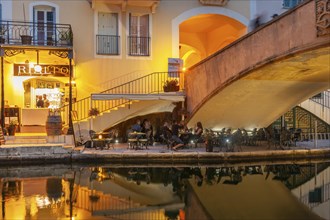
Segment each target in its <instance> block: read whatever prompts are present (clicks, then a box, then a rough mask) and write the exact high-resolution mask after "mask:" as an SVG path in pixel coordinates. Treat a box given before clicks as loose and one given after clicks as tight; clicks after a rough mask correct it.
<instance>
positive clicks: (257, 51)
mask: <svg viewBox="0 0 330 220" xmlns="http://www.w3.org/2000/svg"><path fill="white" fill-rule="evenodd" d="M319 2H321V1H319ZM323 3H324V5H319V7H318V8H319V10H317V12H316V10H315V7H316V6H315V5H316V4H317V3H315V2H314V1H308V2H306V3H304V4H302V5H301V6H300V7H297V8H296V9H294V10H291V11H288V12H287V13H285V14H283V15H281V16H279V17H278V18H276V19H274V20H273V21H272V22H270V23H267V24H266V25H264V26H263V27H261V28H260V29H258V30H256V31H255V32H252V33H250V34H248V35H246V36H245V37H243V38H242V39H240V40H238V41H237V42H236V43H233V44H231V45H230V46H228V47H226V48H224V49H223V50H221V51H219V52H217V53H216V54H214V55H213V56H211V57H209V58H207V59H206V60H204V61H202V62H200V63H198V64H197V65H195V66H193V67H192V68H191V69H189V71H187V73H186V76H185V87H186V95H187V109H188V111H190V112H191V116H190V121H189V124H190V125H193V124H195V123H196V122H197V121H202V122H203V124H204V126H205V127H208V128H214V129H217V128H222V127H234V128H237V127H245V128H252V127H265V126H268V125H269V124H270V123H271V122H273V121H274V120H276V119H277V118H278V117H279V116H281V115H283V114H284V113H285V112H287V111H288V110H289V109H291V108H292V107H293V106H295V105H297V104H298V103H301V102H302V101H304V100H306V99H308V98H309V97H311V96H313V95H314V94H316V93H319V92H321V91H324V90H326V89H328V88H330V79H329V74H330V73H329V68H330V63H329V60H330V53H329V45H330V41H329V33H330V32H329V29H330V26H329V24H327V25H325V26H323V27H320V25H321V23H322V22H323V21H322V22H321V20H322V19H324V17H323V15H324V13H325V11H326V6H325V1H323ZM321 9H322V10H323V11H322V10H321ZM315 12H316V13H315ZM322 13H323V14H322ZM328 23H329V21H328Z"/></svg>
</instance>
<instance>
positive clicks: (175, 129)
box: [171, 121, 184, 151]
mask: <svg viewBox="0 0 330 220" xmlns="http://www.w3.org/2000/svg"><path fill="white" fill-rule="evenodd" d="M180 128H183V126H182V125H180V124H178V122H177V121H173V124H172V129H171V130H172V140H173V141H174V142H175V143H176V145H175V146H174V147H173V148H172V149H173V150H174V151H177V150H178V148H180V147H182V146H184V143H183V141H182V140H181V139H180V138H179V129H180Z"/></svg>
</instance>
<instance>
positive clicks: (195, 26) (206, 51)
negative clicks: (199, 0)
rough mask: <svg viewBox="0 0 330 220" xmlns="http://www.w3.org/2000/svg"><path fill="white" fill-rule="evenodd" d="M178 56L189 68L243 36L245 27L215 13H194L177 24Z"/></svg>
mask: <svg viewBox="0 0 330 220" xmlns="http://www.w3.org/2000/svg"><path fill="white" fill-rule="evenodd" d="M179 31H180V38H179V43H180V47H179V48H180V53H179V54H180V58H181V59H183V61H184V62H183V63H184V67H186V68H189V67H190V66H192V65H194V64H196V63H197V62H199V61H200V60H202V59H204V58H206V57H208V56H210V55H212V54H213V53H215V52H216V51H218V50H220V49H222V48H224V47H225V46H227V45H228V44H230V43H232V42H233V41H235V40H237V39H238V38H240V37H241V36H243V35H244V34H245V33H246V31H247V27H246V26H245V25H244V24H242V23H240V22H238V21H237V20H235V19H233V18H230V17H227V16H224V15H217V14H202V15H196V16H193V17H191V18H189V19H188V20H186V21H184V22H182V23H181V24H180V25H179Z"/></svg>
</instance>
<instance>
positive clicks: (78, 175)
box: [0, 162, 330, 220]
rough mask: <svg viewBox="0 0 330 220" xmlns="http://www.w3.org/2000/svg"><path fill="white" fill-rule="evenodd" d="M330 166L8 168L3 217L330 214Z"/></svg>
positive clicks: (3, 174) (0, 172)
mask: <svg viewBox="0 0 330 220" xmlns="http://www.w3.org/2000/svg"><path fill="white" fill-rule="evenodd" d="M329 165H330V162H317V163H292V162H283V163H280V164H274V163H272V164H233V165H223V166H220V165H217V166H214V165H210V166H204V165H203V166H184V165H177V166H175V165H171V166H165V165H162V166H161V167H160V166H148V167H145V166H136V165H126V166H125V167H124V166H121V165H114V164H112V165H111V164H110V165H106V166H92V165H72V166H65V165H52V166H25V167H10V168H9V167H1V168H0V178H1V188H0V190H1V199H2V200H1V201H2V202H1V218H2V219H10V220H15V219H134V220H135V219H137V220H138V219H141V220H149V219H150V220H158V219H164V220H165V219H180V220H183V219H187V220H190V219H198V220H203V219H215V220H218V219H290V220H292V219H330V217H329V216H330V200H329V198H330V168H329Z"/></svg>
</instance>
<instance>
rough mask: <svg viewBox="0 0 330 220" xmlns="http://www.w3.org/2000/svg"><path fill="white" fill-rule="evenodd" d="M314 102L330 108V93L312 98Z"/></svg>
mask: <svg viewBox="0 0 330 220" xmlns="http://www.w3.org/2000/svg"><path fill="white" fill-rule="evenodd" d="M310 100H312V101H313V102H316V103H318V104H320V105H322V106H324V107H327V108H330V91H329V90H327V91H324V92H321V93H320V94H318V95H316V96H313V97H312V98H310Z"/></svg>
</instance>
